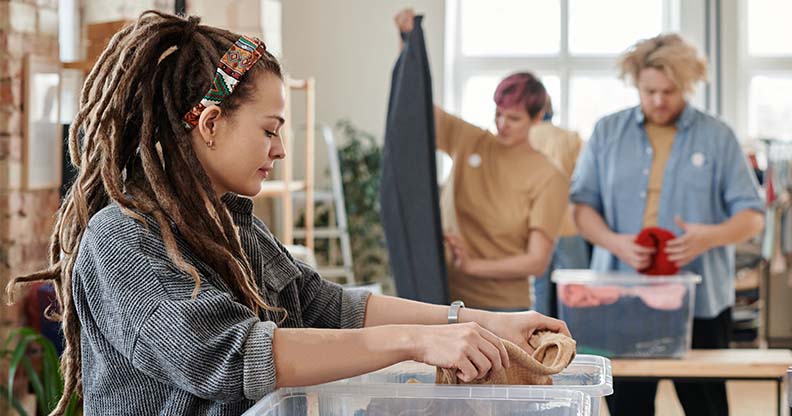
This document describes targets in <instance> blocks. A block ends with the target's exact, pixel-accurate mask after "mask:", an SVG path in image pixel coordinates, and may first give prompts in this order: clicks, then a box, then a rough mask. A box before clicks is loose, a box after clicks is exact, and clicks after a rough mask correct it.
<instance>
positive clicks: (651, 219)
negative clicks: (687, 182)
mask: <svg viewBox="0 0 792 416" xmlns="http://www.w3.org/2000/svg"><path fill="white" fill-rule="evenodd" d="M644 129H645V130H646V137H648V138H649V143H650V144H651V145H652V167H651V168H650V169H649V183H648V185H647V187H646V207H645V208H644V220H643V226H644V227H654V226H656V225H657V217H658V215H659V213H660V191H662V190H663V175H664V174H665V167H666V163H668V158H669V157H670V156H671V147H672V146H673V145H674V136H676V133H677V128H676V126H675V125H670V126H661V125H659V124H653V123H649V122H646V123H645V124H644Z"/></svg>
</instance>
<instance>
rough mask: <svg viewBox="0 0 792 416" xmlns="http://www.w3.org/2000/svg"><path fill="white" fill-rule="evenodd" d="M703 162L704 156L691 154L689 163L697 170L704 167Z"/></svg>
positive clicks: (697, 153)
mask: <svg viewBox="0 0 792 416" xmlns="http://www.w3.org/2000/svg"><path fill="white" fill-rule="evenodd" d="M705 161H706V159H705V158H704V155H703V154H702V153H699V152H696V153H693V156H691V157H690V163H692V164H693V166H695V167H697V168H700V167H702V166H704V162H705Z"/></svg>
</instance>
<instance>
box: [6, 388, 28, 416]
mask: <svg viewBox="0 0 792 416" xmlns="http://www.w3.org/2000/svg"><path fill="white" fill-rule="evenodd" d="M9 392H11V389H9V388H8V387H6V386H4V385H2V384H0V396H2V397H3V398H4V399H6V400H8V398H9V397H11V400H8V402H9V403H10V404H11V407H13V408H14V410H16V411H17V413H19V416H28V414H27V412H26V411H25V408H24V406H22V403H20V402H19V400H17V398H16V397H14V396H13V394H11V395H9V394H7V393H9Z"/></svg>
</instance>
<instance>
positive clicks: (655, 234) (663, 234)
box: [635, 227, 679, 276]
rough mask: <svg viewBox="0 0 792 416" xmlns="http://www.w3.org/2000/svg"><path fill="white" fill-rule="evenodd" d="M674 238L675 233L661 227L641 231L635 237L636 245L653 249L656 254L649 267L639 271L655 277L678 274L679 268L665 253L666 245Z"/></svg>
mask: <svg viewBox="0 0 792 416" xmlns="http://www.w3.org/2000/svg"><path fill="white" fill-rule="evenodd" d="M674 238H676V236H675V235H674V233H672V232H671V231H668V230H666V229H664V228H660V227H647V228H644V229H643V230H641V232H640V233H639V234H638V236H637V237H635V243H636V244H639V245H642V246H644V247H653V248H654V249H655V253H654V254H653V255H652V259H651V261H650V263H649V266H648V267H646V268H645V269H642V270H638V271H639V272H641V273H643V274H648V275H653V276H670V275H674V274H677V272H679V267H677V266H676V264H674V263H672V262H671V261H669V260H668V255H667V254H666V252H665V248H666V243H667V242H668V240H673V239H674Z"/></svg>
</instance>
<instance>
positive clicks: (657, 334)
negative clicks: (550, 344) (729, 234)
mask: <svg viewBox="0 0 792 416" xmlns="http://www.w3.org/2000/svg"><path fill="white" fill-rule="evenodd" d="M552 279H553V281H554V282H556V283H557V292H556V293H557V296H558V312H559V318H561V319H562V320H564V321H565V322H566V324H567V326H568V327H569V331H570V332H571V333H572V334H573V336H574V338H575V340H576V341H577V346H578V353H581V354H596V355H600V356H604V357H625V358H629V357H635V358H647V357H657V358H661V357H664V358H667V357H681V356H683V355H685V353H687V351H689V350H690V345H691V341H692V337H691V336H692V330H693V305H694V301H695V299H696V284H698V283H699V282H701V277H700V276H698V275H695V274H679V275H675V276H646V275H640V274H635V273H624V272H610V273H599V272H594V271H591V270H556V271H554V272H553V276H552Z"/></svg>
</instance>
